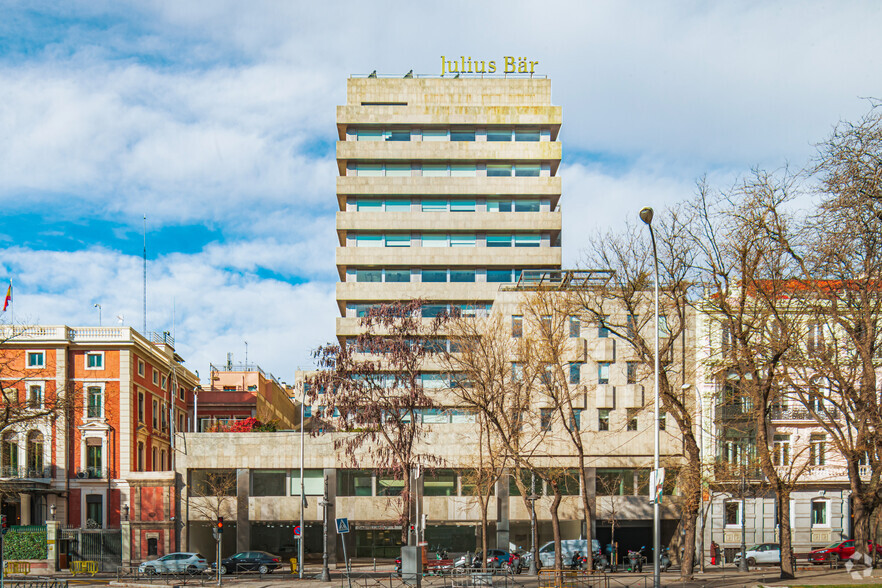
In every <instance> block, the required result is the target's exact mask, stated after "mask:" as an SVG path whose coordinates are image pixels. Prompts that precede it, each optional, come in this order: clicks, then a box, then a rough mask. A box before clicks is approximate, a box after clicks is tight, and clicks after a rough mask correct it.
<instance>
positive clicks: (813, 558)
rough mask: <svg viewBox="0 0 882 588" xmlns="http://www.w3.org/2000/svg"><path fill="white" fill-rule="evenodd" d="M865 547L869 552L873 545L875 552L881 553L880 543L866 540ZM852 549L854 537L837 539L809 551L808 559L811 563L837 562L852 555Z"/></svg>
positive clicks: (871, 550) (881, 546)
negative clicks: (842, 539) (876, 543)
mask: <svg viewBox="0 0 882 588" xmlns="http://www.w3.org/2000/svg"><path fill="white" fill-rule="evenodd" d="M867 547H868V551H869V552H870V553H872V552H873V548H874V547H875V549H876V552H877V553H879V554H880V555H882V545H874V543H873V542H872V541H867ZM854 551H855V550H854V539H848V540H846V541H837V542H835V543H831V544H830V545H828V546H827V547H822V548H820V549H815V550H814V551H812V552H811V553H809V556H808V560H809V561H810V562H812V563H813V564H821V563H827V562H837V561H840V560H846V559H850V558H851V556H852V555H854Z"/></svg>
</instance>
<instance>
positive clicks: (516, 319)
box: [511, 314, 524, 338]
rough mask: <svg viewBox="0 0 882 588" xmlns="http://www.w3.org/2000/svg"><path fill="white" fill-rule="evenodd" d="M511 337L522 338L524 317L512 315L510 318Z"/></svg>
mask: <svg viewBox="0 0 882 588" xmlns="http://www.w3.org/2000/svg"><path fill="white" fill-rule="evenodd" d="M511 336H512V337H515V338H517V337H523V336H524V317H523V316H521V315H518V314H514V315H512V317H511Z"/></svg>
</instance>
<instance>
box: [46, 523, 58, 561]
mask: <svg viewBox="0 0 882 588" xmlns="http://www.w3.org/2000/svg"><path fill="white" fill-rule="evenodd" d="M46 561H47V562H49V569H50V570H56V571H57V570H58V521H46Z"/></svg>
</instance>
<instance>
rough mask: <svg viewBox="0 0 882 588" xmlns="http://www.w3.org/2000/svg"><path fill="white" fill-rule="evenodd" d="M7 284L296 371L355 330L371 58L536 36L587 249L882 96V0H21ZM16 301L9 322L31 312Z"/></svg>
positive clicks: (193, 357) (8, 161)
mask: <svg viewBox="0 0 882 588" xmlns="http://www.w3.org/2000/svg"><path fill="white" fill-rule="evenodd" d="M0 14H2V16H3V18H0V104H2V106H0V205H2V207H3V217H2V220H0V247H2V248H3V250H2V255H0V279H4V280H5V279H6V278H11V279H12V280H13V282H14V285H15V289H16V290H15V319H16V321H17V322H20V321H28V322H40V323H46V324H69V325H90V324H97V322H98V315H97V310H96V309H95V308H94V306H93V305H94V304H96V303H97V304H101V306H102V314H103V321H104V323H105V324H118V323H119V319H117V317H122V319H121V321H122V322H123V323H124V324H128V325H132V326H136V327H139V328H140V325H141V323H142V315H141V261H140V256H141V250H142V247H143V235H142V226H143V216H144V215H145V214H146V215H147V218H148V258H149V270H148V274H149V286H148V317H147V322H148V329H149V330H155V331H161V330H172V328H174V330H175V334H176V336H177V341H178V344H177V347H178V351H179V352H180V353H181V354H182V355H183V356H184V357H185V358H186V359H187V365H188V366H189V367H190V368H191V369H198V370H200V372H201V373H203V374H205V373H207V369H208V364H209V362H215V363H218V362H222V361H223V360H224V358H225V356H226V353H227V352H233V354H234V356H235V358H236V359H237V360H241V359H243V358H244V357H243V356H244V351H245V343H244V342H245V341H248V350H249V360H251V361H255V362H257V363H259V364H260V365H261V366H263V367H264V368H265V369H268V370H270V371H272V372H273V373H275V374H276V375H278V376H279V377H281V378H282V379H285V380H289V381H290V380H291V379H292V378H293V372H294V370H295V369H296V368H298V367H309V366H310V365H311V359H310V350H311V349H313V348H315V347H316V346H318V345H320V344H322V343H323V342H325V341H327V340H330V339H331V338H332V337H333V332H334V316H335V314H336V312H337V310H336V304H335V303H334V282H335V280H336V272H335V269H334V249H333V248H334V243H335V235H334V229H333V227H334V211H335V206H336V201H335V197H334V181H335V180H334V178H335V175H336V166H335V164H334V159H333V158H334V141H335V126H334V116H335V106H336V105H337V104H342V103H343V102H344V101H345V91H346V78H347V76H348V75H349V74H353V73H368V72H370V71H372V70H374V69H376V70H378V71H379V72H381V73H390V74H391V73H399V72H400V73H401V74H403V73H404V72H406V71H408V70H410V69H413V70H414V71H415V72H417V73H427V74H437V73H439V67H440V65H439V62H440V56H441V55H446V56H453V55H457V56H458V55H465V56H471V57H473V58H476V57H477V58H480V59H497V60H499V59H500V58H501V56H502V55H518V56H520V55H524V56H528V57H529V59H531V60H538V61H539V65H538V66H537V72H539V73H542V74H547V75H549V76H551V78H552V84H553V99H554V101H555V102H556V103H557V104H560V105H561V106H563V112H564V126H563V130H562V132H561V140H562V142H563V148H564V163H563V165H562V166H561V170H560V173H561V175H562V176H563V178H564V196H563V199H562V207H563V210H564V212H565V214H564V218H565V221H564V238H563V246H564V259H565V263H566V264H567V265H570V266H573V265H576V264H577V263H578V262H579V260H580V257H581V251H582V248H583V247H584V245H585V241H586V240H587V236H588V235H590V234H591V233H592V232H594V231H605V230H607V229H609V228H614V227H617V226H621V225H623V224H624V223H625V222H627V221H629V220H630V221H631V222H633V217H634V214H635V211H636V210H639V208H640V207H642V206H644V205H647V204H649V205H654V206H663V205H665V204H668V203H672V202H676V201H678V200H683V199H686V198H689V197H690V196H691V195H692V194H693V192H694V184H695V180H696V178H697V177H699V176H701V175H704V174H707V175H708V177H709V178H710V179H711V181H712V182H715V183H718V184H722V185H726V184H727V183H729V182H731V181H732V180H733V179H734V178H736V177H737V176H738V175H739V174H742V173H746V172H747V171H749V170H750V168H751V167H754V166H761V167H766V168H771V169H776V168H779V167H781V166H783V165H787V164H789V165H792V166H796V167H799V166H802V165H804V164H805V163H806V162H808V161H809V160H810V158H811V157H812V156H813V153H814V147H813V144H814V143H816V142H818V141H820V140H822V139H823V138H824V137H825V135H826V134H827V133H829V132H830V130H831V128H832V125H833V124H835V123H836V122H837V121H838V120H840V119H848V118H856V117H857V116H859V115H860V114H862V113H863V112H865V111H866V110H867V108H868V104H867V102H866V101H865V100H863V98H864V97H880V96H882V88H880V87H879V86H880V84H882V78H880V77H879V76H878V75H877V72H878V71H880V63H879V60H880V57H879V56H880V55H882V40H880V36H879V35H878V25H879V23H880V22H882V18H880V17H882V7H880V5H879V4H878V3H875V2H844V1H843V2H809V1H801V2H775V3H769V2H728V3H708V2H670V3H667V2H653V3H648V2H633V3H632V2H612V1H611V2H595V1H573V2H556V1H547V2H542V3H536V2H512V1H500V2H490V1H488V2H481V3H473V2H457V1H451V0H447V1H445V2H418V3H408V2H370V3H367V2H354V1H353V2H342V1H341V2H335V3H315V2H309V3H307V2H272V1H267V2H260V1H253V2H241V1H240V2H233V1H227V2H223V1H214V2H196V1H181V0H179V1H172V0H169V1H164V2H149V1H139V2H124V1H117V2H111V1H88V2H85V1H84V2H77V1H66V2H57V3H56V2H26V1H17V0H6V1H2V2H0ZM8 319H9V317H8V316H5V317H2V320H8Z"/></svg>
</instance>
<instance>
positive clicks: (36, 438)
mask: <svg viewBox="0 0 882 588" xmlns="http://www.w3.org/2000/svg"><path fill="white" fill-rule="evenodd" d="M27 460H28V476H30V477H34V478H43V477H46V476H44V475H43V433H41V432H40V431H31V432H30V433H28V446H27Z"/></svg>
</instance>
